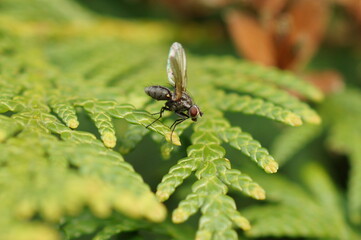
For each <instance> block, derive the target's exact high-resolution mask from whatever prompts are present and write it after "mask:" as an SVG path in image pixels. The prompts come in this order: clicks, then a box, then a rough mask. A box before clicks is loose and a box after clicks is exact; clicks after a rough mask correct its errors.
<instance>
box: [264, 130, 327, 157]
mask: <svg viewBox="0 0 361 240" xmlns="http://www.w3.org/2000/svg"><path fill="white" fill-rule="evenodd" d="M321 130H322V128H321V127H320V126H315V125H304V126H301V127H299V128H290V129H285V130H284V132H283V133H281V135H279V136H277V138H276V139H275V141H274V142H273V145H272V148H271V152H272V156H274V157H275V158H276V159H277V162H278V163H280V164H283V163H285V162H286V161H287V160H288V159H289V158H290V157H292V155H293V154H295V153H297V152H298V151H300V150H301V149H302V148H303V147H304V146H305V145H306V144H307V143H309V142H310V141H312V140H313V139H314V138H315V137H317V136H319V134H320V132H321Z"/></svg>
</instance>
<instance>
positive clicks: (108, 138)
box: [102, 132, 117, 148]
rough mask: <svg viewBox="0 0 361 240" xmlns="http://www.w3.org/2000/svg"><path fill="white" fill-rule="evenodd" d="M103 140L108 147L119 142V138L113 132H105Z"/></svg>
mask: <svg viewBox="0 0 361 240" xmlns="http://www.w3.org/2000/svg"><path fill="white" fill-rule="evenodd" d="M102 140H103V143H104V145H105V146H106V147H108V148H113V147H115V145H116V143H117V138H116V137H115V136H114V134H113V133H111V132H108V133H105V134H104V135H103V136H102Z"/></svg>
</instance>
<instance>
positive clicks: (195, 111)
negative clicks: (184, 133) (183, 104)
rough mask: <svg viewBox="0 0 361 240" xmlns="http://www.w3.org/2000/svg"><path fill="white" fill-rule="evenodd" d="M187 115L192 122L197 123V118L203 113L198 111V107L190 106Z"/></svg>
mask: <svg viewBox="0 0 361 240" xmlns="http://www.w3.org/2000/svg"><path fill="white" fill-rule="evenodd" d="M188 113H189V116H190V117H191V119H192V120H193V121H194V122H196V121H197V118H198V117H202V116H203V113H202V112H201V110H200V109H199V107H198V106H197V105H192V107H190V108H189V110H188Z"/></svg>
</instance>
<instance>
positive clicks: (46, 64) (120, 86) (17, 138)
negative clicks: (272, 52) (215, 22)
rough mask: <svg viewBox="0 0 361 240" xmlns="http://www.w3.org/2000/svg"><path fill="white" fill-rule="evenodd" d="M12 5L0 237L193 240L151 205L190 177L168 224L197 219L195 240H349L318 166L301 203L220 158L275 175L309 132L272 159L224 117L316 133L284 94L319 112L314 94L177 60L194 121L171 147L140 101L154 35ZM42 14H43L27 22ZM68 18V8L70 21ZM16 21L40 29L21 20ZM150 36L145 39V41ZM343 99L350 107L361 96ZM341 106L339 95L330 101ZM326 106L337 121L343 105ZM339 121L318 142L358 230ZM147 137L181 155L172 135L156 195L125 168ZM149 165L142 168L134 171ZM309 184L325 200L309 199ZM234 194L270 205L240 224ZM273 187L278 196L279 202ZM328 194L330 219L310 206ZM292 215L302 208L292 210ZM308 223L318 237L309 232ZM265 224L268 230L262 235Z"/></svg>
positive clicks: (273, 78)
mask: <svg viewBox="0 0 361 240" xmlns="http://www.w3.org/2000/svg"><path fill="white" fill-rule="evenodd" d="M21 2H23V1H20V0H19V1H16V3H17V4H15V2H14V3H13V2H11V1H4V2H3V3H1V4H2V5H1V9H0V11H2V12H3V13H4V17H1V18H0V52H1V56H0V70H1V71H0V88H1V92H0V112H1V113H2V114H1V115H0V123H1V124H0V142H1V144H0V151H1V153H2V154H1V156H0V166H1V168H0V186H1V191H0V199H1V200H2V201H1V205H0V228H1V229H4V231H1V232H0V238H2V239H29V238H30V239H59V238H61V237H63V238H67V239H74V238H78V237H81V236H83V235H91V237H93V238H94V239H98V240H100V239H109V238H110V237H111V236H112V235H117V234H122V233H123V232H134V233H135V235H137V234H139V232H137V231H139V230H144V229H147V230H149V231H151V232H153V233H159V234H160V235H164V236H167V237H172V238H174V239H189V235H191V236H192V237H193V235H192V234H189V232H191V233H193V232H192V231H185V230H184V229H186V227H184V226H182V225H173V224H172V223H169V222H163V223H159V225H157V224H158V222H162V221H164V219H165V217H166V208H165V206H164V205H163V204H162V203H160V202H163V201H166V200H168V199H169V198H170V197H171V196H172V194H174V193H175V192H176V189H177V188H178V187H180V186H181V185H182V184H184V181H185V180H186V179H187V178H189V179H188V180H187V181H188V182H190V183H191V184H192V185H191V187H190V189H189V192H187V194H186V195H185V196H184V198H181V199H179V198H178V199H176V201H177V203H178V206H177V207H176V209H175V210H174V211H173V213H172V221H173V223H183V222H186V221H187V220H188V219H189V218H190V217H191V216H192V215H194V214H196V213H197V212H200V215H201V216H200V219H199V226H198V229H197V230H196V233H195V235H196V238H197V239H237V238H238V236H237V232H236V229H237V228H241V229H243V230H246V232H247V233H246V235H248V236H252V237H254V236H270V235H271V236H310V237H325V238H326V237H335V236H336V237H340V238H343V237H349V239H351V237H354V233H353V232H352V230H350V229H349V227H348V225H347V223H346V221H345V219H344V218H343V216H342V215H343V213H341V212H340V211H339V210H337V209H339V208H340V207H339V205H340V204H339V201H340V200H339V198H340V197H339V196H338V193H337V191H336V190H334V189H333V186H332V184H331V181H330V180H329V179H328V177H327V176H326V175H325V173H324V172H323V170H321V169H320V168H319V167H318V166H311V167H309V168H307V171H306V172H307V174H305V176H306V179H305V184H306V185H307V187H308V188H309V191H311V195H312V196H310V194H308V193H307V192H306V191H305V190H303V189H301V188H300V187H299V186H297V185H296V184H291V183H290V181H288V180H284V179H282V180H279V178H277V177H274V176H266V174H265V173H263V175H262V177H259V176H258V175H257V174H256V171H250V173H249V174H248V173H247V174H246V171H244V170H243V169H242V171H241V170H240V169H238V168H239V164H238V163H239V162H240V161H238V158H234V157H229V158H230V159H228V152H227V150H226V149H228V148H229V147H232V148H234V149H236V150H239V151H240V152H241V153H242V154H243V155H242V157H241V158H242V160H243V159H250V160H252V161H253V162H255V163H256V165H258V166H259V167H260V169H262V170H263V171H265V172H266V173H275V172H277V170H278V163H277V161H276V160H278V159H277V157H279V158H280V160H281V161H285V160H286V159H287V158H289V157H290V156H292V154H294V152H295V151H297V149H300V148H301V146H302V143H306V142H307V141H308V140H309V139H311V137H314V136H316V135H317V133H318V132H316V131H314V130H310V129H308V130H307V128H299V129H297V130H295V131H298V132H296V133H290V134H289V135H287V134H285V135H284V139H283V140H282V139H281V140H279V143H278V144H279V145H278V147H277V146H276V147H275V149H276V150H275V156H277V157H276V158H274V157H273V156H271V155H270V153H269V152H268V150H267V149H266V148H264V147H262V145H261V143H260V142H259V141H257V140H256V139H254V137H253V136H252V134H250V133H247V132H245V131H243V129H241V128H240V127H239V126H238V125H232V124H231V122H232V121H231V119H229V118H228V117H227V114H226V113H227V112H234V113H236V114H238V115H237V116H243V115H242V114H248V115H257V116H260V117H265V118H268V119H271V120H275V121H277V122H280V123H283V124H285V125H289V126H300V125H302V124H303V123H309V124H318V123H320V121H321V120H320V119H321V118H320V117H319V116H318V114H317V113H316V112H315V111H314V110H312V109H311V108H310V107H309V106H308V105H307V104H305V103H303V102H301V101H300V100H298V99H297V98H296V97H294V96H292V95H291V94H289V93H288V92H287V91H286V90H285V88H287V89H289V90H292V91H296V92H298V93H300V94H301V95H303V96H305V97H306V98H308V99H309V100H313V101H320V100H321V99H322V94H321V93H320V92H319V91H318V90H317V89H316V88H314V87H312V86H311V85H309V84H307V83H306V82H304V81H302V80H300V79H298V78H297V77H295V76H293V75H291V74H290V73H285V72H281V71H278V70H276V69H270V68H264V67H260V66H257V65H255V64H251V63H247V62H243V61H240V60H238V59H235V58H231V57H220V56H218V57H216V56H213V57H209V56H205V57H199V56H195V55H192V54H191V53H188V51H187V56H188V59H189V64H188V65H189V73H188V75H189V79H190V81H189V91H190V92H191V93H192V94H193V95H194V100H195V101H196V102H197V104H198V105H199V106H200V107H201V109H202V111H203V112H204V116H203V117H202V119H200V120H199V121H198V122H197V123H192V122H191V121H186V122H184V123H183V124H181V125H180V126H179V127H178V128H177V129H176V133H174V134H173V139H170V129H169V128H168V127H167V126H169V122H171V121H170V120H169V122H168V120H165V121H164V122H165V124H163V123H161V122H160V121H158V122H155V123H154V124H153V125H151V126H150V127H149V128H148V129H147V128H145V126H147V125H148V124H150V123H151V122H152V121H153V119H154V116H152V115H151V114H150V113H153V112H157V111H159V109H160V107H161V106H162V104H163V103H162V102H160V103H157V102H154V101H152V100H151V99H150V98H149V97H148V96H146V95H145V94H144V91H143V89H144V87H145V86H148V85H153V84H163V85H165V84H166V73H165V66H164V65H165V62H166V58H167V53H168V47H169V44H168V43H169V42H170V39H169V38H168V35H167V33H166V32H167V31H166V30H164V28H165V27H164V25H161V24H159V25H157V24H154V25H151V26H148V27H146V28H145V27H143V25H141V26H138V25H137V24H134V23H124V22H120V21H116V20H100V19H96V17H94V16H92V14H90V13H88V12H87V11H85V10H83V9H81V8H79V6H76V7H73V5H75V3H73V2H71V1H65V0H62V1H55V2H51V1H50V2H48V1H33V2H32V4H30V5H28V6H27V7H26V8H20V7H19V5H21V4H20V3H21ZM40 5H41V6H42V9H41V10H42V11H45V12H46V14H43V13H41V14H39V15H38V16H36V17H34V12H35V13H36V9H37V8H38V7H39V6H40ZM69 8H71V9H72V10H71V11H67V9H69ZM19 15H22V18H21V19H32V20H37V21H35V22H27V21H23V20H19V19H17V17H18V16H19ZM39 20H40V21H39ZM79 22H81V23H79ZM44 26H45V27H44ZM124 26H126V27H125V28H122V27H124ZM129 26H130V27H129ZM25 29H26V30H25ZM162 29H163V30H162ZM130 30H131V33H132V34H131V35H130V34H129V32H128V31H130ZM154 32H156V33H159V34H154ZM147 34H148V35H155V36H156V37H155V38H156V39H147V38H145V37H144V36H147ZM347 96H348V97H349V98H352V97H354V98H355V99H358V100H357V101H359V94H358V93H355V94H349V95H347ZM340 98H341V100H342V101H347V99H348V98H345V99H344V98H343V97H340ZM350 101H354V100H353V99H352V100H350ZM339 102H340V101H339V99H338V98H337V97H336V100H334V102H332V101H331V103H332V104H336V103H337V104H339ZM360 103H361V101H360ZM345 104H346V105H347V103H346V102H345V103H342V104H341V105H340V106H344V105H345ZM360 105H361V104H360ZM326 106H327V105H325V108H326ZM331 108H332V111H343V108H342V107H340V108H336V107H334V106H332V107H331ZM360 109H361V108H360ZM325 111H326V113H329V112H331V110H325ZM350 111H351V110H350ZM352 111H353V110H352ZM355 112H356V113H357V114H359V113H360V111H359V110H357V111H356V110H355ZM326 113H325V114H324V115H325V116H326ZM356 113H355V114H356ZM339 114H341V115H345V114H346V113H339ZM338 119H339V118H337V119H335V120H333V121H332V122H330V123H327V124H330V125H331V126H333V127H332V132H331V134H330V137H329V139H330V140H329V142H330V143H331V145H332V146H334V147H335V148H337V149H339V150H342V151H343V152H346V153H347V154H350V155H351V156H352V161H353V162H354V164H353V168H352V174H351V177H350V179H351V180H350V181H351V183H350V191H349V203H348V204H349V205H350V211H351V213H353V212H354V213H353V216H352V219H353V221H354V222H357V221H359V218H360V215H359V213H360V206H361V202H360V199H361V198H360V197H359V193H360V191H359V187H360V186H359V182H360V180H361V179H360V176H361V174H360V172H361V167H360V166H359V165H360V164H359V162H360V155H361V154H360V151H358V150H357V146H356V144H354V145H355V146H353V145H352V144H353V142H352V141H350V140H349V139H350V137H349V136H345V137H344V138H346V139H348V140H349V141H350V142H347V143H346V144H345V145H343V143H345V141H341V139H344V138H343V135H342V134H344V133H345V132H350V134H352V130H351V129H347V124H348V123H349V122H348V121H352V117H351V118H350V119H346V118H345V119H343V120H342V121H341V122H339V120H338ZM306 127H308V126H306ZM310 128H311V127H310ZM305 129H306V130H305ZM320 129H321V128H320ZM303 131H304V132H308V133H309V135H305V136H304V134H302V136H303V138H301V140H299V141H297V142H298V143H299V145H298V146H296V145H297V144H296V145H293V147H292V148H289V149H288V150H285V148H286V147H285V146H284V145H283V144H282V143H287V142H291V141H289V140H287V139H293V138H294V137H298V136H299V135H300V132H301V133H302V132H303ZM148 133H150V134H151V136H152V139H154V140H155V142H157V144H158V145H159V148H160V151H161V153H162V154H163V156H164V157H170V156H171V154H172V151H173V150H174V149H175V148H178V147H175V146H173V145H180V144H181V142H180V139H179V138H178V136H184V137H183V138H182V143H183V144H184V145H185V147H186V154H187V156H185V157H183V158H181V159H180V160H179V161H178V162H177V163H176V164H175V165H173V166H172V167H171V168H170V170H169V172H168V174H166V175H164V176H163V179H162V181H161V182H160V183H159V185H158V187H157V192H156V194H153V192H152V191H151V189H150V187H149V186H148V185H147V184H146V183H144V182H143V180H142V178H141V176H140V174H138V173H137V172H135V171H134V169H133V167H132V166H131V165H130V164H129V163H127V162H126V161H124V156H125V155H126V154H127V153H129V152H131V151H132V150H133V149H137V147H138V146H139V144H140V142H141V141H142V140H143V139H145V136H146V135H147V134H148ZM189 133H190V137H189V140H190V143H189V144H187V140H188V136H189V135H188V134H189ZM355 135H356V134H355ZM335 136H336V137H335ZM354 137H357V136H354ZM357 141H359V140H357ZM357 141H355V142H357ZM171 143H173V145H172V144H171ZM280 146H283V147H280ZM282 150H284V152H282ZM275 159H276V160H275ZM153 160H154V158H152V156H147V158H146V159H144V161H153ZM311 173H312V174H311ZM253 176H257V178H259V180H258V179H257V181H256V180H254V177H253ZM192 177H193V178H192ZM313 177H315V178H316V177H317V180H316V181H317V182H319V183H320V189H321V190H323V191H322V192H321V191H320V192H317V191H316V189H313V188H312V187H313V186H312V184H311V181H313V180H310V179H312V178H313ZM185 187H187V186H186V184H185ZM231 189H232V190H234V191H235V192H236V193H239V192H241V193H243V194H244V195H246V196H249V197H251V198H254V199H256V200H263V199H265V198H266V192H267V194H268V198H269V199H270V200H271V201H278V202H279V204H278V205H273V204H271V205H266V206H262V207H255V208H254V209H245V210H242V211H241V212H242V213H240V212H239V211H238V208H239V205H240V204H239V203H238V202H237V201H236V199H235V198H234V197H233V195H229V191H230V190H231ZM280 189H287V190H288V191H289V192H287V194H285V193H284V192H277V191H278V190H280ZM265 190H266V191H265ZM174 195H176V194H174ZM329 196H331V200H330V202H329V205H328V206H327V208H333V209H336V210H335V211H333V212H332V218H331V220H330V219H329V218H328V212H327V211H325V209H326V207H324V206H320V205H322V204H321V203H323V202H326V200H325V199H327V198H328V197H329ZM174 197H177V196H174ZM300 205H302V206H303V205H307V206H309V209H307V211H302V210H304V209H303V208H299V206H300ZM275 212H277V213H278V214H280V215H282V218H278V217H277V215H275ZM295 215H296V216H298V217H299V218H294V216H295ZM310 216H311V217H313V216H314V217H315V219H316V220H317V222H318V223H319V224H320V226H321V227H320V228H317V229H316V228H315V223H314V222H307V219H309V218H310ZM249 220H251V221H253V220H254V222H255V224H253V222H251V223H250V221H249ZM316 220H315V221H316ZM328 221H330V224H327V223H328ZM151 222H156V223H151ZM268 222H272V224H273V225H272V227H271V225H269V227H267V225H266V224H267V223H268ZM300 222H301V223H304V222H307V223H306V224H300ZM285 223H288V225H286V226H285ZM302 226H303V227H302ZM160 228H162V230H161V231H160V230H159V229H160ZM58 229H60V230H58ZM345 229H346V230H345ZM287 231H289V232H287ZM325 232H328V234H325Z"/></svg>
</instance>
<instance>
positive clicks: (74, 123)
mask: <svg viewBox="0 0 361 240" xmlns="http://www.w3.org/2000/svg"><path fill="white" fill-rule="evenodd" d="M67 125H68V127H70V128H72V129H74V128H77V127H78V126H79V122H78V120H76V119H71V120H69V122H68V123H67Z"/></svg>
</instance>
